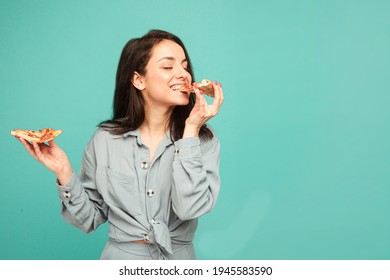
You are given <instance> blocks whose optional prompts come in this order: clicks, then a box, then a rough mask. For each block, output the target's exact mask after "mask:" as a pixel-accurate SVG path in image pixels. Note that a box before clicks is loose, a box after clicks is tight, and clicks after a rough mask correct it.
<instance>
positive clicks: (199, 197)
mask: <svg viewBox="0 0 390 280" xmlns="http://www.w3.org/2000/svg"><path fill="white" fill-rule="evenodd" d="M174 144H175V157H174V161H173V175H172V176H173V187H172V188H173V189H172V206H173V210H174V211H175V213H176V215H177V216H178V217H179V218H180V219H181V220H190V219H195V218H197V217H199V216H202V215H204V214H206V213H208V212H209V211H210V210H211V209H212V208H213V207H214V206H215V203H216V201H217V198H218V195H219V192H220V175H219V161H220V142H219V140H218V139H217V137H216V136H214V137H213V138H212V139H211V140H208V141H204V142H202V141H201V140H200V139H199V138H198V137H189V138H184V139H180V140H178V141H176V142H175V143H174Z"/></svg>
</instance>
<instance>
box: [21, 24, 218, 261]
mask: <svg viewBox="0 0 390 280" xmlns="http://www.w3.org/2000/svg"><path fill="white" fill-rule="evenodd" d="M192 81H193V72H192V67H191V62H190V59H189V56H188V53H187V51H186V49H185V47H184V45H183V43H182V41H181V40H180V39H179V38H178V37H176V36H175V35H173V34H171V33H168V32H165V31H161V30H151V31H150V32H149V33H147V34H146V35H144V36H143V37H141V38H136V39H132V40H130V41H129V42H128V43H127V44H126V45H125V47H124V49H123V51H122V54H121V57H120V60H119V65H118V70H117V76H116V86H115V95H114V102H113V118H112V119H111V120H107V121H105V122H102V123H101V124H100V125H99V128H98V129H97V131H96V132H95V134H94V135H93V137H92V139H91V140H90V142H89V143H88V145H87V147H86V148H85V151H84V155H83V161H82V165H81V169H80V172H79V175H78V176H76V175H75V174H74V173H73V169H72V167H71V165H70V162H69V160H68V158H67V156H66V154H65V152H64V151H63V150H61V149H60V148H59V147H58V146H57V144H56V143H55V142H54V141H49V143H48V145H45V144H37V143H32V144H30V143H28V142H26V141H25V140H23V139H19V140H20V141H21V142H22V143H23V145H24V146H25V148H26V149H27V150H28V152H29V153H30V154H31V155H32V156H34V157H35V158H36V159H37V160H38V161H40V162H41V163H43V164H44V165H45V166H46V167H47V168H49V169H50V170H51V171H53V172H54V173H55V174H56V176H57V188H58V191H59V196H60V198H61V215H62V216H63V217H64V218H65V220H66V221H68V222H69V223H71V224H72V225H74V226H76V227H77V228H79V229H81V230H82V231H84V232H86V233H90V232H93V231H95V230H96V228H97V227H98V226H99V225H100V224H102V223H104V222H106V221H107V220H108V222H109V241H108V242H107V244H106V246H105V248H104V250H103V252H102V255H101V259H157V258H158V259H196V256H195V252H194V248H193V244H192V241H193V238H194V233H195V230H196V227H197V218H198V217H199V216H201V215H203V214H205V213H207V212H209V211H210V210H211V209H212V208H213V207H214V205H215V203H216V200H217V197H218V194H219V189H220V177H219V152H220V144H219V141H218V139H217V137H216V136H215V134H214V132H213V131H212V130H210V129H209V128H208V127H207V126H206V125H205V123H206V122H207V121H208V120H209V119H211V118H212V117H213V116H215V115H216V114H217V112H218V111H219V109H220V107H221V105H222V102H223V90H222V87H221V85H220V84H218V83H217V82H214V84H213V86H214V91H215V98H214V100H213V101H212V104H208V103H207V102H206V99H205V98H204V96H203V95H202V92H201V91H200V90H199V89H195V94H193V93H192V94H189V93H183V92H180V91H175V90H174V87H175V86H177V85H180V84H191V83H192Z"/></svg>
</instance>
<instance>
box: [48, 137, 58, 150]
mask: <svg viewBox="0 0 390 280" xmlns="http://www.w3.org/2000/svg"><path fill="white" fill-rule="evenodd" d="M47 143H48V144H49V146H50V147H52V148H54V147H55V148H58V145H57V143H56V142H54V139H52V140H50V141H49V142H47Z"/></svg>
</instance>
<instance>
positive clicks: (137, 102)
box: [98, 29, 213, 141]
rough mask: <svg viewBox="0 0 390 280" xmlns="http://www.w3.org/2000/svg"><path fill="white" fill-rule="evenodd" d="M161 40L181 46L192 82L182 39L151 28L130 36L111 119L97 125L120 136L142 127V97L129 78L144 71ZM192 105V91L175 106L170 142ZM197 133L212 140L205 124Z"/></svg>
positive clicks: (178, 134) (180, 134)
mask: <svg viewBox="0 0 390 280" xmlns="http://www.w3.org/2000/svg"><path fill="white" fill-rule="evenodd" d="M163 40H170V41H173V42H175V43H177V44H178V45H179V46H181V47H182V49H183V50H184V53H185V56H186V59H187V62H188V72H189V73H190V75H191V77H192V80H193V81H194V73H193V70H192V64H191V61H190V57H189V55H188V52H187V50H186V48H185V46H184V44H183V42H182V41H181V40H180V39H179V38H178V37H177V36H175V35H173V34H171V33H169V32H166V31H162V30H156V29H154V30H150V31H149V32H148V33H147V34H145V35H144V36H143V37H141V38H134V39H131V40H130V41H128V42H127V43H126V45H125V46H124V48H123V50H122V54H121V56H120V59H119V63H118V70H117V73H116V83H115V93H114V101H113V115H112V119H109V120H106V121H103V122H101V123H100V124H99V125H98V126H99V127H102V128H104V129H106V130H108V131H109V132H110V133H111V134H114V135H121V134H124V133H126V132H129V131H132V130H136V129H137V128H139V127H140V126H141V124H142V122H143V121H144V119H145V110H144V99H143V97H142V94H141V92H140V91H139V90H138V89H137V88H136V87H134V85H133V83H132V82H131V80H132V78H133V74H134V72H138V73H139V74H141V75H145V74H146V65H147V64H148V61H149V59H150V57H151V54H152V49H153V47H154V46H155V45H157V44H158V43H160V42H161V41H163ZM194 104H195V95H194V94H193V93H191V95H190V101H189V103H188V104H187V105H185V106H176V107H175V108H174V110H173V112H172V115H171V117H170V119H169V129H170V134H171V138H172V141H177V140H179V139H180V138H182V137H183V132H184V126H185V121H186V119H187V118H188V116H189V114H190V112H191V110H192V108H193V107H194ZM199 136H200V137H201V138H204V139H211V138H212V137H213V134H212V132H211V131H210V130H209V129H208V128H207V127H206V125H203V126H202V127H201V129H200V132H199Z"/></svg>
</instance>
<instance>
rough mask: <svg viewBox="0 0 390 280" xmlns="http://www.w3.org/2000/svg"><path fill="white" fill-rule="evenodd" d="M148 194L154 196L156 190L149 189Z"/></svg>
mask: <svg viewBox="0 0 390 280" xmlns="http://www.w3.org/2000/svg"><path fill="white" fill-rule="evenodd" d="M146 194H147V195H148V196H149V197H153V196H154V190H148V191H147V192H146Z"/></svg>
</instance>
